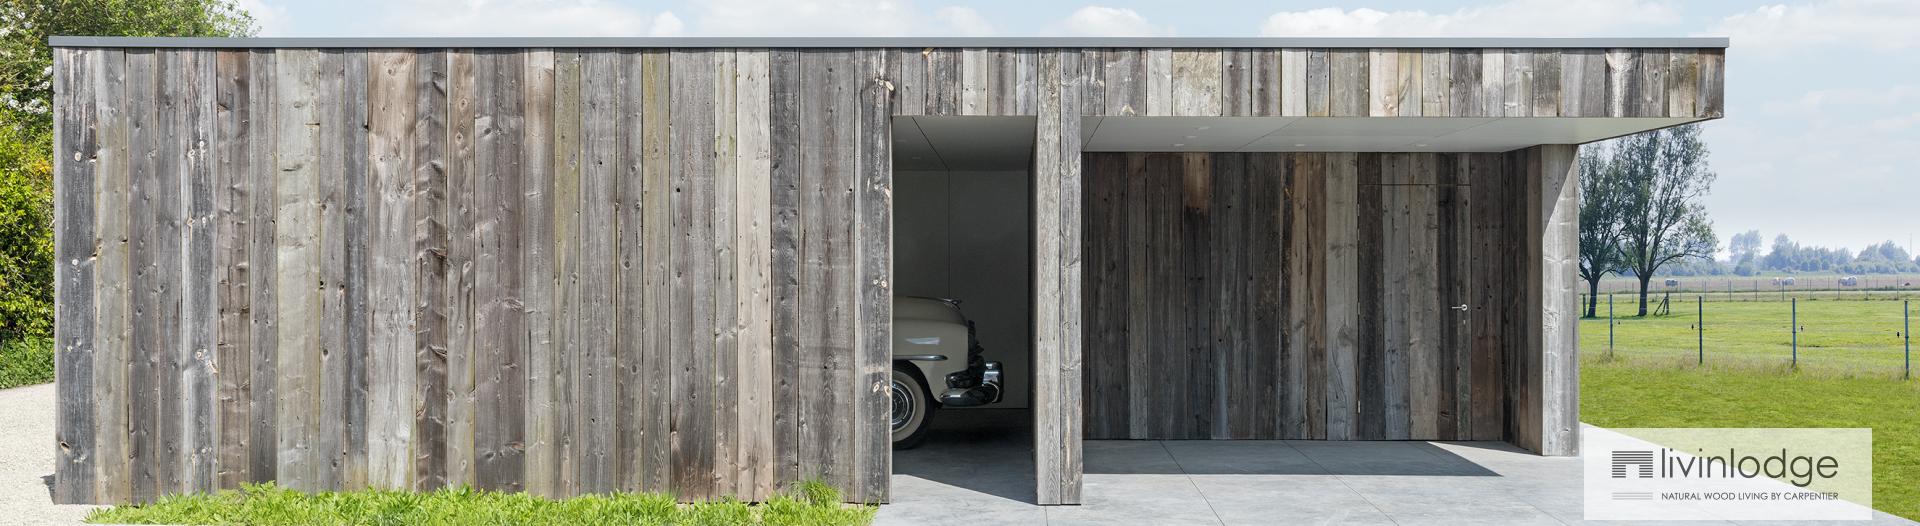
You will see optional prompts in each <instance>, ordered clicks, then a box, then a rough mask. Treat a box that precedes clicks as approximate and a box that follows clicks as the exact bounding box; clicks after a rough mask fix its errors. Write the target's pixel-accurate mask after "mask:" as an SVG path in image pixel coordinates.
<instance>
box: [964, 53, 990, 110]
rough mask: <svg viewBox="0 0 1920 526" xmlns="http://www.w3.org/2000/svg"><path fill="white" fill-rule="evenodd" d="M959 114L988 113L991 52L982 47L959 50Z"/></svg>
mask: <svg viewBox="0 0 1920 526" xmlns="http://www.w3.org/2000/svg"><path fill="white" fill-rule="evenodd" d="M959 53H960V76H959V78H958V79H957V80H959V82H960V113H959V114H960V115H988V114H989V113H990V111H991V108H990V107H989V106H988V104H989V103H990V102H991V101H990V100H989V99H990V98H991V97H990V95H989V93H988V92H989V90H991V89H992V85H991V84H990V83H989V82H990V81H991V79H989V78H988V77H989V76H990V75H991V74H992V73H991V72H992V69H993V62H992V57H991V54H990V53H989V52H988V51H987V50H986V49H982V48H966V49H963V50H960V52H959Z"/></svg>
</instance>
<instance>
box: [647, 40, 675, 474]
mask: <svg viewBox="0 0 1920 526" xmlns="http://www.w3.org/2000/svg"><path fill="white" fill-rule="evenodd" d="M640 67H641V75H640V77H641V78H642V82H643V83H644V84H645V86H644V88H643V93H642V99H641V100H642V102H641V105H642V108H641V109H640V112H641V116H642V117H641V128H642V129H643V130H644V131H643V132H642V133H643V134H644V135H643V137H642V138H641V141H642V144H641V146H642V150H641V153H640V155H641V180H642V184H643V186H644V187H645V191H644V195H643V196H642V198H641V199H642V201H641V204H640V207H641V216H642V217H641V218H640V222H641V229H642V231H643V232H642V236H643V237H644V238H645V239H644V241H642V245H641V246H642V251H641V257H642V259H643V260H644V261H645V271H644V272H645V276H644V277H643V278H642V279H644V280H645V289H646V290H645V291H643V292H642V294H643V296H644V297H643V298H642V301H644V302H645V304H646V306H647V313H646V317H645V319H644V320H642V331H641V332H642V333H643V334H644V335H645V339H644V341H643V343H644V347H643V349H645V351H644V354H645V356H644V357H643V360H644V365H643V366H644V367H645V369H644V370H643V371H642V372H641V375H642V376H645V377H647V378H651V379H653V380H652V381H649V382H647V386H646V391H645V392H643V393H641V399H642V401H641V407H640V414H641V418H642V419H643V422H641V424H640V427H641V428H642V429H644V430H645V435H644V436H643V437H641V439H640V448H641V451H640V463H641V469H640V489H641V490H643V491H668V490H670V489H671V488H672V486H671V483H672V480H673V478H672V477H673V443H672V433H671V428H670V427H669V426H671V425H672V414H673V411H672V409H671V406H672V403H673V396H674V395H673V393H674V392H673V390H672V389H671V388H672V386H673V384H672V383H671V382H667V381H661V380H660V379H661V378H670V377H672V375H674V374H676V372H675V371H674V369H673V366H674V364H673V362H672V357H673V354H672V347H671V346H670V344H671V342H672V341H673V334H674V333H673V326H672V322H673V320H674V319H675V318H674V316H675V313H676V312H677V311H675V310H674V309H675V308H679V307H681V305H680V304H678V303H676V302H675V300H676V297H675V296H674V295H673V291H672V290H671V288H670V287H671V286H672V284H673V283H674V281H673V279H674V278H673V266H672V263H673V260H672V254H671V252H670V250H671V248H672V239H673V238H674V237H675V234H674V232H675V230H674V228H673V218H674V217H675V216H674V215H673V206H672V205H673V203H672V195H674V192H673V188H674V187H673V183H672V181H673V179H672V177H673V166H674V165H673V160H672V158H671V152H672V147H673V141H672V139H673V136H672V134H671V133H670V132H669V130H668V129H669V127H670V123H671V122H672V120H671V118H672V111H673V103H672V100H673V99H672V97H671V95H672V93H671V90H672V75H671V73H672V71H671V68H672V59H671V57H670V56H669V55H668V53H667V52H666V51H647V52H644V53H642V54H641V58H640Z"/></svg>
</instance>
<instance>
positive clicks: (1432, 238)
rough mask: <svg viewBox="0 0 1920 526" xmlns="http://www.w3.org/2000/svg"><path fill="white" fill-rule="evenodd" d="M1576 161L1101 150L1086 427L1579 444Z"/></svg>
mask: <svg viewBox="0 0 1920 526" xmlns="http://www.w3.org/2000/svg"><path fill="white" fill-rule="evenodd" d="M1571 152H1572V148H1571V147H1560V148H1545V147H1543V148H1532V149H1525V150H1520V151H1516V152H1510V153H1504V154H1432V153H1358V154H1355V153H1294V154H1287V153H1089V154H1086V161H1085V163H1086V164H1085V166H1086V206H1087V213H1086V218H1085V236H1086V238H1085V239H1086V240H1085V243H1084V244H1083V245H1082V247H1083V250H1084V253H1085V258H1086V262H1087V264H1086V265H1085V267H1084V268H1085V280H1086V286H1085V289H1084V301H1085V305H1086V309H1085V311H1084V317H1085V320H1086V322H1085V323H1086V325H1087V328H1088V330H1087V331H1086V332H1085V340H1084V344H1083V349H1084V353H1085V370H1084V375H1085V377H1086V382H1085V383H1084V393H1085V397H1086V398H1085V400H1086V412H1085V414H1084V419H1085V425H1086V429H1087V431H1086V433H1087V437H1089V438H1105V439H1247V438H1252V439H1331V440H1349V439H1352V440H1407V439H1414V440H1436V439H1437V440H1510V441H1515V442H1517V443H1520V444H1522V445H1523V446H1525V447H1528V448H1529V449H1533V450H1535V451H1541V450H1542V449H1543V447H1545V446H1542V445H1541V444H1540V440H1541V439H1542V437H1543V433H1542V430H1543V428H1542V426H1543V425H1544V424H1543V418H1544V419H1545V420H1544V421H1552V422H1556V424H1554V425H1556V426H1562V427H1563V428H1564V429H1562V430H1561V431H1560V432H1546V433H1544V436H1547V437H1552V438H1551V440H1560V441H1568V439H1566V438H1565V437H1567V436H1569V435H1570V434H1571V433H1573V432H1576V431H1577V429H1574V428H1573V427H1565V426H1567V424H1565V422H1576V424H1573V426H1577V421H1578V420H1577V413H1573V414H1571V415H1569V414H1568V413H1567V412H1568V411H1570V410H1573V409H1572V407H1571V405H1572V404H1577V400H1578V398H1577V390H1574V386H1573V385H1571V384H1570V383H1569V382H1568V381H1567V380H1566V379H1568V378H1572V376H1570V373H1567V372H1562V371H1560V369H1561V368H1565V367H1571V366H1572V365H1574V364H1573V362H1572V361H1571V360H1572V358H1571V356H1572V354H1573V348H1572V347H1571V345H1572V343H1571V342H1572V340H1565V341H1560V342H1557V343H1556V342H1553V341H1544V342H1543V341H1541V340H1539V338H1542V335H1543V334H1545V335H1547V336H1545V337H1546V338H1567V337H1570V335H1571V327H1564V326H1563V322H1564V320H1554V319H1543V318H1541V317H1540V316H1539V315H1534V314H1530V313H1531V312H1533V310H1532V309H1531V307H1530V305H1529V301H1530V300H1528V299H1527V298H1529V297H1533V298H1536V299H1535V300H1531V301H1551V302H1556V303H1557V302H1558V296H1557V295H1556V293H1554V292H1553V290H1557V289H1547V290H1546V291H1545V292H1543V291H1542V287H1541V286H1540V285H1538V284H1536V283H1535V282H1538V283H1548V282H1554V283H1557V282H1558V281H1555V280H1564V276H1558V275H1554V273H1556V272H1563V271H1562V270H1556V269H1557V268H1558V267H1559V266H1560V265H1556V264H1553V261H1554V260H1553V259H1548V258H1545V257H1543V250H1548V248H1551V247H1555V246H1562V245H1557V244H1556V243H1559V242H1560V241H1559V240H1557V239H1549V240H1547V241H1545V242H1544V243H1545V246H1546V248H1543V245H1542V243H1543V242H1542V241H1539V239H1540V238H1541V236H1542V235H1544V234H1547V233H1552V234H1554V235H1564V234H1565V233H1564V232H1558V231H1556V230H1555V229H1560V230H1564V227H1565V224H1562V223H1546V222H1541V223H1540V225H1533V224H1532V223H1529V222H1528V218H1529V215H1528V213H1527V211H1528V210H1543V209H1542V208H1541V206H1542V205H1541V203H1542V200H1541V199H1540V198H1537V197H1535V196H1534V194H1536V193H1542V192H1547V190H1545V189H1546V188H1551V189H1553V190H1552V191H1551V192H1550V193H1548V195H1550V196H1552V197H1556V198H1557V197H1558V196H1559V192H1560V191H1561V190H1563V189H1564V186H1562V184H1563V183H1564V181H1565V180H1568V179H1571V178H1570V177H1568V176H1567V173H1566V169H1565V166H1566V165H1565V164H1563V163H1565V162H1570V161H1568V160H1570V159H1571V158H1572V154H1571ZM1543 156H1553V157H1555V159H1544V158H1543ZM1559 157H1565V159H1559ZM1556 164H1557V165H1559V166H1562V169H1561V170H1560V172H1559V174H1560V176H1561V177H1560V178H1558V179H1555V180H1554V181H1549V182H1546V183H1541V182H1537V180H1538V179H1539V178H1540V177H1541V174H1542V173H1543V172H1551V170H1546V169H1543V168H1542V167H1543V166H1549V165H1556ZM1556 181H1557V182H1556ZM1569 202H1570V201H1569ZM1562 205H1563V204H1555V205H1553V206H1551V207H1548V209H1545V210H1543V211H1542V213H1544V214H1547V215H1548V216H1550V217H1552V218H1554V219H1555V220H1556V221H1568V220H1570V219H1571V218H1570V217H1569V216H1567V215H1565V214H1564V212H1563V211H1562V209H1561V208H1560V206H1562ZM1529 207H1532V208H1529ZM1556 250H1557V249H1556ZM1542 261H1546V263H1543V262H1542ZM1529 269H1532V270H1529ZM1530 273H1531V274H1530ZM1543 273H1544V274H1543ZM1528 275H1533V276H1540V277H1537V278H1534V279H1533V280H1532V281H1529V280H1528V279H1526V278H1524V276H1528ZM1567 286H1570V285H1567ZM1461 306H1464V307H1465V310H1459V307H1461ZM1549 312H1551V311H1549ZM1551 316H1552V315H1551V314H1548V317H1549V318H1551ZM1543 353H1545V354H1546V355H1543ZM1543 374H1544V375H1545V377H1544V378H1543V376H1542V375H1543ZM1543 386H1544V387H1543ZM1543 389H1544V390H1545V392H1546V393H1550V394H1552V395H1553V396H1548V397H1546V398H1543V395H1542V390H1543ZM1556 397H1557V398H1556ZM1543 404H1545V405H1543ZM1543 415H1544V416H1543ZM1545 449H1546V450H1549V451H1565V450H1555V448H1553V447H1545ZM1555 454H1568V453H1565V452H1561V453H1555Z"/></svg>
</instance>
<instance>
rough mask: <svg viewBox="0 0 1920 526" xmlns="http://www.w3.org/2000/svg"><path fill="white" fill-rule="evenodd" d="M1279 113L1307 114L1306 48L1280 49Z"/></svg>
mask: <svg viewBox="0 0 1920 526" xmlns="http://www.w3.org/2000/svg"><path fill="white" fill-rule="evenodd" d="M1280 115H1282V116H1286V117H1305V116H1306V115H1307V50H1305V49H1282V50H1280Z"/></svg>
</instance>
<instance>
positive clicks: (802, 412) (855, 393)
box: [56, 49, 1078, 503]
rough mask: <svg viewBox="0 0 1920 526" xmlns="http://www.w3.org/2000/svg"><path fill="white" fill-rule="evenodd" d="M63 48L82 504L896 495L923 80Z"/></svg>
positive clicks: (67, 378)
mask: <svg viewBox="0 0 1920 526" xmlns="http://www.w3.org/2000/svg"><path fill="white" fill-rule="evenodd" d="M59 53H60V60H59V63H60V69H59V71H58V72H57V73H58V74H57V75H56V77H57V79H58V81H59V87H60V90H59V94H60V97H61V103H60V104H59V105H58V113H59V115H60V117H59V130H60V133H61V137H60V142H59V146H58V147H59V149H60V150H61V151H62V152H63V154H62V155H61V157H62V159H63V161H62V162H60V163H59V164H58V169H59V170H60V171H61V173H60V175H59V177H58V178H57V181H58V183H59V184H60V188H59V194H60V195H61V196H62V198H63V199H65V200H66V201H63V202H62V203H61V204H60V206H59V207H58V212H59V216H58V218H59V221H60V222H61V226H60V229H59V233H60V235H61V236H64V237H61V238H60V240H59V250H61V253H62V254H69V255H72V256H74V257H70V258H69V257H63V258H62V260H63V261H73V262H75V263H74V264H73V265H71V266H66V267H62V268H61V269H60V271H59V274H60V277H61V281H60V285H59V286H60V293H61V298H62V300H61V302H60V308H61V309H63V310H62V311H61V316H60V320H61V322H60V324H59V336H60V339H61V342H62V344H61V349H62V351H61V353H60V354H59V357H60V360H61V362H60V366H59V368H60V371H59V372H60V388H61V389H63V391H62V392H63V396H62V398H61V400H62V403H61V407H60V409H59V410H60V413H61V415H62V417H61V424H60V426H59V430H60V441H61V443H62V444H65V446H63V447H62V448H61V449H60V450H59V452H60V463H59V466H60V467H59V468H58V470H57V477H56V479H57V480H59V481H60V489H59V490H58V491H57V492H56V493H57V495H56V498H57V499H58V500H59V501H61V502H100V503H116V502H140V501H150V500H152V499H154V498H157V497H159V496H161V495H166V494H172V493H182V492H203V491H209V490H213V489H218V488H230V487H236V486H237V485H239V484H241V483H246V482H257V481H267V480H274V481H278V482H280V483H281V484H283V485H286V486H289V487H293V488H298V489H302V490H325V489H349V488H358V487H383V488H413V489H431V488H437V487H443V486H448V485H458V484H474V485H476V486H478V487H483V488H490V489H499V490H525V491H530V492H534V493H539V494H544V495H574V494H581V493H587V492H602V491H614V490H629V491H641V490H645V491H670V492H673V493H674V494H676V495H679V496H680V497H682V498H684V499H690V500H691V499H710V498H720V497H722V496H737V497H740V498H743V499H748V500H759V499H764V498H766V497H767V496H769V495H770V494H772V493H773V492H774V491H776V490H777V489H778V488H779V487H781V486H783V485H784V484H786V483H788V482H791V481H794V480H800V479H808V478H821V479H824V480H827V481H828V482H831V483H833V484H835V485H836V486H838V487H841V488H844V489H846V490H847V492H848V493H847V495H848V498H849V499H851V500H856V501H882V500H885V499H886V497H887V482H886V480H887V476H888V474H889V472H890V465H889V462H888V459H889V458H890V456H889V455H888V454H887V451H888V449H889V448H888V444H887V436H888V434H887V432H886V429H887V428H886V420H887V418H886V416H885V408H886V402H885V398H884V397H885V392H886V391H885V389H882V388H881V382H884V381H885V375H884V371H885V364H886V363H887V360H888V351H887V344H886V342H888V341H890V339H891V333H890V331H891V325H890V324H889V323H887V322H886V320H888V319H890V317H891V315H890V309H891V296H892V293H891V291H890V290H889V285H888V284H889V283H890V282H891V272H892V259H891V248H890V247H891V243H892V239H891V232H890V230H889V228H888V225H889V224H890V221H891V217H890V215H891V214H890V210H891V207H892V204H891V202H890V200H889V199H890V195H891V186H892V169H891V163H890V158H891V154H890V152H889V141H888V140H887V138H888V137H889V136H890V135H889V134H888V132H887V131H886V129H885V128H886V127H887V126H888V125H889V124H888V122H889V120H888V117H889V116H890V113H889V111H890V109H889V108H890V102H889V100H888V97H887V92H886V85H885V84H884V83H883V82H881V81H880V80H879V79H881V78H883V77H884V75H885V71H886V68H887V67H888V66H887V64H888V61H889V59H890V57H891V56H892V55H887V54H882V53H879V52H873V51H856V50H812V49H810V50H799V51H795V50H754V49H741V50H733V49H726V50H671V51H668V50H629V49H581V50H544V49H537V50H498V49H483V50H464V49H449V50H351V49H347V50H340V49H327V50H312V49H280V50H270V49H263V50H219V51H203V50H176V49H164V50H151V49H132V50H119V49H62V50H60V52H59ZM1073 148H1075V149H1076V150H1077V148H1078V146H1077V145H1074V146H1073ZM129 152H146V153H147V154H146V155H129ZM89 254H98V257H97V258H91V257H88V256H87V255H89ZM795 284H798V285H799V286H798V287H796V286H795ZM783 306H786V307H789V308H783ZM83 321H84V322H83ZM776 393H777V394H778V396H776Z"/></svg>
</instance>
